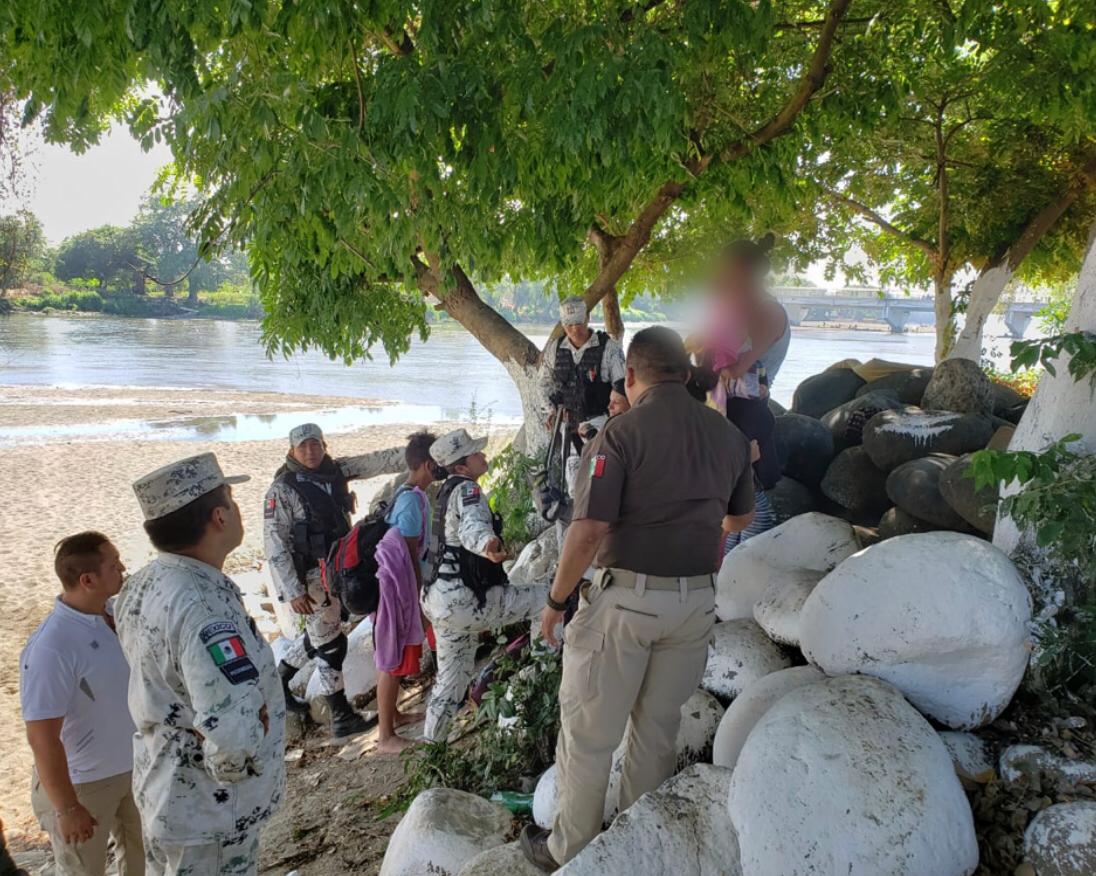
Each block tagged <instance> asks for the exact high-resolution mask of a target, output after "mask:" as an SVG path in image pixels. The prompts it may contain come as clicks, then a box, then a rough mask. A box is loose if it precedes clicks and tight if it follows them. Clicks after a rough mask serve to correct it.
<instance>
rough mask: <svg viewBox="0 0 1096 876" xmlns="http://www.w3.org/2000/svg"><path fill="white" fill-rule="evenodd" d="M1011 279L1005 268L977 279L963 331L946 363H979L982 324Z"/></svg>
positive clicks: (1005, 266) (985, 272) (994, 269)
mask: <svg viewBox="0 0 1096 876" xmlns="http://www.w3.org/2000/svg"><path fill="white" fill-rule="evenodd" d="M1011 279H1012V270H1011V269H1010V268H1009V267H1008V265H1007V264H998V265H994V266H993V267H991V268H988V269H987V270H985V271H983V272H982V273H981V274H979V275H978V279H977V280H975V281H974V288H973V289H972V290H971V293H970V303H969V304H968V305H967V318H966V321H965V322H964V323H963V330H962V331H961V332H960V333H959V337H958V338H956V339H955V344H954V345H953V346H952V348H951V352H950V353H948V358H949V359H970V360H971V361H973V362H981V361H982V333H983V332H984V331H985V327H986V320H987V319H989V315H990V314H991V313H993V308H994V307H996V306H997V302H998V301H1000V300H1001V293H1002V292H1003V291H1004V289H1005V286H1007V285H1008V281H1009V280H1011Z"/></svg>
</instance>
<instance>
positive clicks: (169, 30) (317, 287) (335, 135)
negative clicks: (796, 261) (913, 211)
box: [0, 0, 886, 373]
mask: <svg viewBox="0 0 1096 876" xmlns="http://www.w3.org/2000/svg"><path fill="white" fill-rule="evenodd" d="M850 2H851V0H828V2H824V0H787V2H769V0H764V2H759V3H758V2H746V0H696V2H689V3H667V2H658V0H654V2H648V3H632V2H621V0H588V2H580V3H575V2H572V0H537V2H529V0H493V2H487V3H485V2H481V0H474V2H473V0H444V2H443V0H413V2H410V0H387V2H379V3H367V4H350V3H334V4H332V3H307V2H306V3H294V4H289V3H277V2H267V0H257V2H251V3H227V4H226V3H222V2H219V0H187V2H182V0H164V2H162V3H157V4H148V3H140V2H135V0H131V2H121V3H117V4H113V5H110V6H108V7H106V8H103V7H99V8H96V9H94V10H92V9H83V8H81V9H68V8H65V9H62V8H60V7H51V6H48V5H46V6H43V4H41V3H40V2H35V0H11V2H9V3H7V4H5V7H4V10H3V11H0V54H3V55H4V56H6V57H9V58H10V59H11V60H12V63H11V66H10V73H9V75H10V76H11V77H12V78H13V80H14V82H15V84H16V86H17V87H18V89H19V93H20V94H21V95H24V96H26V97H27V98H28V99H29V108H30V114H31V115H32V116H35V117H40V118H41V119H42V121H43V123H44V126H45V130H46V132H47V136H49V137H50V138H51V139H54V140H59V141H64V142H69V143H72V144H74V145H75V146H76V147H77V148H80V147H83V146H86V145H87V144H89V143H91V142H94V141H95V139H96V138H97V137H98V136H99V135H100V134H101V133H102V132H103V130H104V129H105V127H106V126H107V124H108V123H109V121H110V119H111V118H112V117H114V116H115V115H116V114H118V113H121V114H122V115H124V117H125V118H126V120H127V121H128V123H129V125H130V127H131V129H132V130H133V131H134V132H136V133H137V134H138V135H139V136H140V137H142V138H143V139H144V141H145V142H146V143H151V142H153V141H164V142H167V143H168V144H169V146H170V147H171V149H172V152H173V154H174V156H175V162H176V168H177V173H178V178H179V179H180V180H182V181H184V182H187V183H189V182H191V181H193V182H196V183H197V185H198V186H199V188H200V189H201V190H202V191H203V193H204V203H203V206H202V208H201V209H200V211H199V214H198V219H199V221H200V223H201V227H202V230H203V237H204V239H205V240H207V241H211V242H212V241H217V242H220V243H224V242H230V243H232V242H234V243H246V244H247V246H248V251H249V257H250V260H251V263H252V272H253V275H254V277H255V279H256V281H257V283H258V285H259V288H260V290H261V293H262V296H263V304H264V307H265V309H266V312H267V314H268V316H267V320H266V331H267V336H268V340H269V342H270V343H271V345H272V347H273V348H274V349H292V348H295V347H301V346H306V345H318V346H320V347H321V348H322V349H324V350H325V351H326V352H327V353H328V354H330V355H333V356H340V357H345V358H348V359H349V358H355V357H358V356H361V355H364V354H365V353H366V352H367V350H368V348H369V347H370V346H371V345H373V344H376V343H380V344H382V345H383V346H384V347H385V348H386V349H387V351H388V352H389V354H390V355H398V354H399V353H400V352H401V351H403V350H405V349H406V348H407V344H408V342H409V338H410V336H411V335H412V334H413V333H414V332H416V331H417V332H423V331H424V329H425V321H424V313H425V307H426V306H427V301H426V300H424V293H425V295H426V296H427V297H428V300H429V301H430V303H435V302H436V303H438V304H439V305H440V306H441V307H442V308H444V309H445V310H446V311H447V312H449V313H450V314H451V315H452V316H453V317H454V318H456V319H457V320H458V321H460V322H461V323H462V324H464V325H465V326H466V327H468V328H469V330H470V331H472V332H473V333H474V334H475V335H476V336H477V338H479V339H480V341H481V342H483V343H484V345H485V346H487V348H488V349H490V350H491V351H492V352H493V353H494V354H495V355H496V356H498V357H499V358H500V360H502V361H503V362H504V363H506V364H507V366H508V367H509V368H510V369H511V373H514V372H515V370H517V371H521V370H523V369H525V370H527V369H528V368H530V367H531V366H532V365H533V364H534V363H535V361H536V359H537V355H538V351H537V350H536V349H535V348H533V347H532V345H531V344H530V343H529V342H528V341H527V340H526V339H525V338H524V337H523V336H521V335H520V334H519V333H517V332H516V331H514V330H513V329H512V328H511V327H510V326H509V325H508V324H507V323H506V322H505V320H503V319H502V318H501V317H500V316H499V315H498V314H497V313H496V312H495V311H493V310H492V309H491V308H489V307H487V306H486V305H485V304H484V302H483V301H482V299H480V297H479V296H478V295H477V294H476V290H475V288H474V286H473V285H472V282H471V281H470V280H469V277H475V278H477V280H482V281H485V282H493V281H497V280H499V279H501V278H502V277H503V276H506V275H509V276H514V277H522V278H526V279H538V278H546V277H549V276H551V277H558V278H559V283H560V286H561V288H568V287H570V288H580V289H581V288H585V291H586V296H587V299H588V301H589V302H590V303H591V304H595V303H597V302H598V301H599V300H601V299H602V298H603V297H604V296H606V295H607V294H613V293H614V292H615V288H616V285H617V283H618V282H619V281H620V280H621V278H622V277H623V276H624V275H625V272H626V271H627V270H628V269H629V267H631V266H632V264H633V262H634V261H635V260H636V257H637V255H638V254H640V253H641V252H642V251H643V250H644V248H645V247H646V246H647V245H648V244H649V243H650V244H652V246H651V253H652V257H651V258H650V259H646V260H641V262H640V264H638V265H637V267H639V268H640V269H641V274H642V275H643V276H644V278H645V279H648V280H650V279H657V278H658V276H660V274H662V273H664V272H666V271H667V264H668V257H669V256H670V255H671V254H674V253H680V252H682V251H683V250H682V249H681V248H678V247H677V246H676V243H675V242H677V241H680V242H682V243H683V244H692V243H695V242H697V241H701V240H710V239H713V238H716V237H718V238H720V239H726V237H728V236H730V234H731V233H732V232H733V231H734V230H736V229H737V228H741V227H743V226H745V225H746V224H747V223H748V222H749V221H750V219H751V218H752V217H753V216H754V211H753V210H751V201H752V200H753V199H754V197H756V198H757V200H765V201H768V202H773V203H779V202H781V201H782V200H783V199H785V198H786V197H787V196H788V195H790V193H791V190H792V188H793V187H794V185H795V167H796V159H797V155H798V154H799V151H800V146H799V143H798V142H797V137H794V136H785V135H787V134H789V133H792V132H798V131H799V128H798V127H797V126H798V125H799V124H800V117H801V116H802V117H803V118H804V119H806V117H807V116H811V117H812V118H814V117H816V116H817V115H818V113H819V107H818V103H819V96H820V93H821V92H820V89H821V88H822V86H823V84H824V82H825V79H826V76H827V74H828V73H829V71H830V69H831V65H832V64H833V63H835V62H836V61H835V59H837V58H838V56H839V55H840V53H841V52H842V51H844V50H845V44H846V43H849V42H856V41H857V40H859V39H861V38H862V31H863V28H862V27H859V26H858V27H857V28H854V29H851V30H849V31H847V32H845V31H842V29H841V22H842V19H843V18H844V17H845V15H846V12H847V10H848V7H849V5H850ZM885 5H886V4H883V3H880V2H874V3H873V2H871V0H860V2H858V6H859V7H861V12H860V14H861V15H864V16H868V17H870V16H871V15H872V14H873V11H874V10H878V9H880V8H884V7H885ZM838 42H840V43H841V45H840V46H838ZM149 83H153V84H154V85H155V88H156V89H157V90H158V92H159V94H162V95H163V96H162V97H157V96H151V95H150V93H149V91H148V90H147V85H148V84H149ZM831 97H832V99H833V100H832V102H833V107H832V108H831V109H830V113H831V115H832V116H833V117H835V118H837V119H839V121H838V122H836V124H839V125H843V126H847V125H850V124H852V123H853V118H854V114H855V113H856V112H858V110H857V107H856V101H855V99H854V97H853V95H831V96H827V97H826V101H830V100H831ZM840 119H843V121H840ZM807 124H821V123H820V122H811V123H807V122H804V125H807ZM763 213H764V211H760V214H761V215H763ZM686 248H687V247H686Z"/></svg>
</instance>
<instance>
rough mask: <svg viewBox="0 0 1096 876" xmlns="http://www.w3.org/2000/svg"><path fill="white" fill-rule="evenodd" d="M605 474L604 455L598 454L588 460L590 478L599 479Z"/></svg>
mask: <svg viewBox="0 0 1096 876" xmlns="http://www.w3.org/2000/svg"><path fill="white" fill-rule="evenodd" d="M603 474H605V454H604V453H599V454H598V455H597V456H595V457H594V458H593V459H591V460H590V477H592V478H599V477H601V476H602V475H603Z"/></svg>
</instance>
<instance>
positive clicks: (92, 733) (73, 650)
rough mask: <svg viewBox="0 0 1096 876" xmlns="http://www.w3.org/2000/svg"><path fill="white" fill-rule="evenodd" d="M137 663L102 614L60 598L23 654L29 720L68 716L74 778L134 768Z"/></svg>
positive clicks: (67, 745)
mask: <svg viewBox="0 0 1096 876" xmlns="http://www.w3.org/2000/svg"><path fill="white" fill-rule="evenodd" d="M128 688H129V664H127V663H126V658H125V655H124V654H123V653H122V646H121V645H120V644H119V642H118V636H117V635H116V634H115V632H114V630H112V629H111V628H110V627H109V626H108V625H107V622H106V620H104V618H103V617H102V616H101V615H90V614H84V613H83V612H80V611H77V610H76V609H74V608H71V607H69V606H68V605H66V604H65V603H64V602H62V601H61V600H60V599H58V600H57V601H56V602H55V603H54V605H53V611H52V612H51V613H50V615H49V616H48V617H47V618H46V619H45V620H44V621H43V622H42V624H41V626H39V627H38V629H37V630H35V631H34V634H33V635H32V636H31V637H30V639H29V640H28V641H27V645H26V647H25V648H24V649H23V654H22V656H21V657H20V660H19V692H20V701H21V705H22V710H23V720H24V721H45V720H49V719H52V718H64V721H63V723H62V724H61V744H62V745H63V746H64V749H65V756H66V758H67V760H68V769H69V778H70V779H71V780H72V783H73V784H74V785H79V784H84V783H85V782H96V781H99V780H100V779H107V778H110V777H111V776H117V775H120V774H122V773H128V772H129V771H130V770H131V769H133V731H134V725H133V719H132V718H130V716H129V708H128V706H127V703H126V696H127V691H128Z"/></svg>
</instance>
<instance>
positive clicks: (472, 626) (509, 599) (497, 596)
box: [422, 578, 549, 742]
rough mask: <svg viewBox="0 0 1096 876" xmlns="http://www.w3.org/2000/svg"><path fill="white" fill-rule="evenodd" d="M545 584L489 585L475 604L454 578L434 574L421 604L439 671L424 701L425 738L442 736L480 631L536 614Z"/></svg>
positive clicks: (459, 699) (463, 688) (468, 675)
mask: <svg viewBox="0 0 1096 876" xmlns="http://www.w3.org/2000/svg"><path fill="white" fill-rule="evenodd" d="M548 586H549V585H548V584H547V583H541V584H510V585H507V586H504V587H492V588H490V589H489V590H488V591H487V593H486V594H485V599H484V603H483V605H482V606H481V605H479V603H478V602H477V600H476V597H475V594H474V593H472V591H471V590H469V589H468V588H467V587H465V586H464V584H463V582H461V581H460V580H459V579H454V580H451V581H445V580H443V579H441V578H439V579H438V580H437V581H435V582H434V583H433V584H431V585H430V588H429V589H428V590H427V591H426V595H425V596H424V597H423V602H422V607H423V611H425V612H426V616H427V617H428V618H429V619H430V623H431V624H433V626H434V635H435V636H436V637H437V646H438V647H437V660H438V675H437V678H436V679H435V681H434V689H433V690H432V691H431V692H430V702H429V703H428V704H427V706H426V727H425V730H424V734H425V736H426V738H427V739H428V740H429V741H430V742H437V741H439V740H441V739H444V738H445V736H446V734H447V733H448V732H449V725H450V723H451V722H452V720H453V716H454V715H455V714H456V713H457V711H458V710H459V709H460V707H461V706H462V705H463V704H464V700H465V697H466V696H467V694H468V685H469V684H470V683H471V681H472V675H473V673H474V672H475V668H476V646H477V643H478V642H479V634H480V633H483V632H486V631H487V630H493V629H497V628H499V627H504V626H507V625H509V624H513V623H518V622H520V621H523V620H527V619H529V618H531V617H533V616H534V615H536V614H539V613H540V610H541V608H542V607H543V606H544V600H545V598H546V597H547V596H548Z"/></svg>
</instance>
